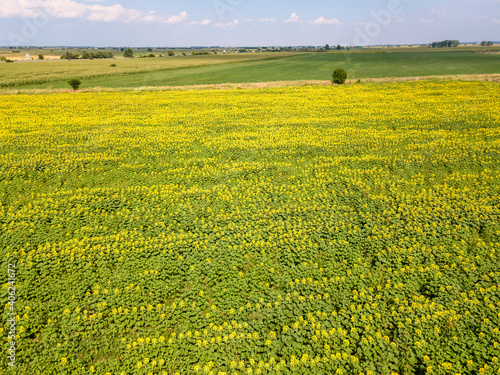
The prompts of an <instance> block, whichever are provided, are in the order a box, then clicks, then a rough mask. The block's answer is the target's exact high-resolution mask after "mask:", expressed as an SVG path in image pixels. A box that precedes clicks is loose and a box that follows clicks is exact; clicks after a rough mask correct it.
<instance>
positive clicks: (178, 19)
mask: <svg viewBox="0 0 500 375" xmlns="http://www.w3.org/2000/svg"><path fill="white" fill-rule="evenodd" d="M186 18H187V12H186V11H183V12H181V14H179V15H177V16H172V17H168V18H167V19H166V20H165V21H164V22H165V23H179V22H182V21H184V20H185V19H186Z"/></svg>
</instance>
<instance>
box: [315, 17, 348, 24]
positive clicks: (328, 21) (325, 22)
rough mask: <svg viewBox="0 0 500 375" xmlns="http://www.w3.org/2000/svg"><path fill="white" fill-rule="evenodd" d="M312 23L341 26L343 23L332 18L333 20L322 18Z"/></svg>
mask: <svg viewBox="0 0 500 375" xmlns="http://www.w3.org/2000/svg"><path fill="white" fill-rule="evenodd" d="M311 22H312V23H315V24H326V25H341V24H342V22H340V21H339V20H338V19H336V18H332V19H331V20H327V19H326V18H325V17H320V18H318V19H315V20H314V21H311Z"/></svg>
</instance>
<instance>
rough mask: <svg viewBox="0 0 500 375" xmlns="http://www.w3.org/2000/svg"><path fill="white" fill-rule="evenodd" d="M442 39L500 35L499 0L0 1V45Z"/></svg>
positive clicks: (345, 42)
mask: <svg viewBox="0 0 500 375" xmlns="http://www.w3.org/2000/svg"><path fill="white" fill-rule="evenodd" d="M443 39H458V40H460V41H482V40H495V39H497V40H498V39H500V0H454V1H451V0H433V1H429V0H371V1H368V0H357V1H356V0H353V1H336V0H333V1H332V0H330V1H327V0H308V1H304V0H300V1H299V0H289V1H275V0H267V1H264V0H196V1H195V0H183V1H178V0H175V1H168V0H142V1H133V0H0V45H76V46H79V45H81V46H89V45H92V46H171V47H175V46H200V45H219V46H261V45H262V46H268V45H324V44H326V43H328V44H331V45H336V44H342V45H359V44H398V43H401V44H406V43H427V42H432V41H438V40H443Z"/></svg>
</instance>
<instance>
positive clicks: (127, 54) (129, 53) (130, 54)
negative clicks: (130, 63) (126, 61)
mask: <svg viewBox="0 0 500 375" xmlns="http://www.w3.org/2000/svg"><path fill="white" fill-rule="evenodd" d="M123 57H134V51H132V48H130V47H129V48H127V49H126V50H125V52H123Z"/></svg>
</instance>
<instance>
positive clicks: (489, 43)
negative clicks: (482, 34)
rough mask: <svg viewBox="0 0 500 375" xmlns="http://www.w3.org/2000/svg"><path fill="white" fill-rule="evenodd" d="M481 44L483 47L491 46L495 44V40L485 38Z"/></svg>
mask: <svg viewBox="0 0 500 375" xmlns="http://www.w3.org/2000/svg"><path fill="white" fill-rule="evenodd" d="M481 45H482V46H483V47H489V46H492V45H493V42H492V41H491V40H490V41H487V40H483V41H482V42H481Z"/></svg>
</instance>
